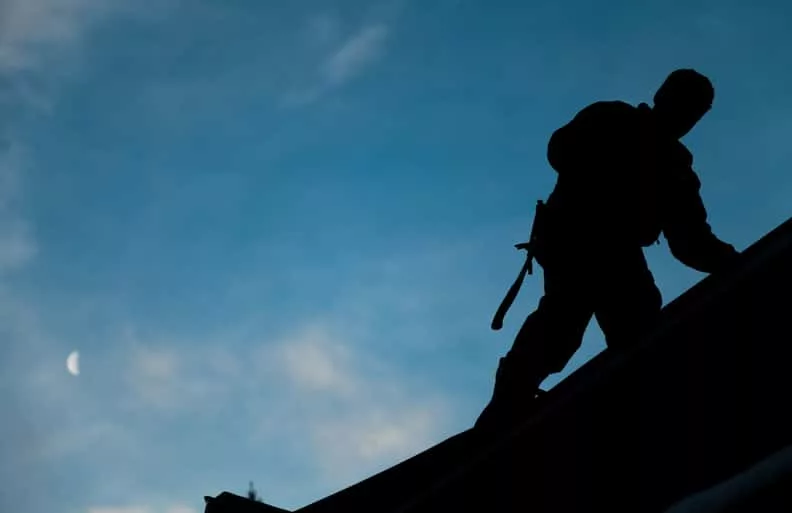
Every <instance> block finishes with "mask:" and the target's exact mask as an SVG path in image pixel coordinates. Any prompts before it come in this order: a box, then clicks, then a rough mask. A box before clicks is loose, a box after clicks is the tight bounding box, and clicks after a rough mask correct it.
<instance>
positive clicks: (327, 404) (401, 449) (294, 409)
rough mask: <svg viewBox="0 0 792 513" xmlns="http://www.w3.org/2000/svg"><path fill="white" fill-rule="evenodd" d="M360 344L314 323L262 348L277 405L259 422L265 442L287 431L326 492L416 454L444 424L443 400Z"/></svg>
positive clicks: (262, 362) (264, 367)
mask: <svg viewBox="0 0 792 513" xmlns="http://www.w3.org/2000/svg"><path fill="white" fill-rule="evenodd" d="M364 347H365V346H364V345H362V341H360V340H356V337H354V336H352V335H351V334H350V333H347V334H343V331H338V330H336V329H333V328H331V327H330V326H329V325H327V324H322V323H320V322H315V323H310V324H306V326H304V327H303V328H302V329H301V330H298V331H296V332H295V333H294V334H293V335H290V336H287V337H285V338H284V339H282V340H280V341H279V342H278V343H277V344H275V345H273V346H270V347H265V348H263V350H262V352H261V354H260V358H259V362H260V363H261V365H262V366H261V367H260V368H261V373H262V374H264V375H268V376H269V378H268V379H269V381H270V384H271V386H275V387H277V389H278V390H280V391H281V394H282V395H281V400H282V401H283V404H281V405H280V408H283V409H282V411H278V410H279V407H278V406H276V407H275V408H271V409H268V413H269V415H268V416H267V417H266V418H264V419H262V422H263V423H262V424H260V427H261V428H262V429H263V432H262V433H263V434H264V440H271V439H272V437H274V436H277V433H278V431H279V430H282V429H288V430H289V431H290V432H291V433H292V438H299V439H300V440H306V441H308V442H309V443H310V444H311V447H312V450H311V451H310V454H311V455H312V458H313V462H312V465H313V468H314V469H315V470H317V471H318V472H319V473H320V474H321V480H322V481H324V482H325V483H327V486H328V487H329V488H334V487H338V486H342V485H345V484H349V482H350V481H352V480H354V479H361V478H363V477H365V476H366V475H367V474H369V473H371V472H374V471H376V470H377V469H379V468H381V467H384V466H385V465H387V464H392V463H394V462H395V461H396V460H398V459H401V458H404V457H407V456H410V455H412V454H415V453H416V452H418V451H419V450H421V449H424V448H425V447H426V446H427V445H429V444H430V443H431V442H432V441H433V440H434V439H436V437H437V436H438V433H440V432H442V430H443V428H444V427H445V424H447V422H448V420H449V418H448V413H449V412H448V408H447V406H448V405H447V404H446V403H445V401H444V399H443V398H442V397H441V396H439V395H437V394H435V393H433V392H429V393H427V391H425V390H424V391H423V393H422V394H418V393H416V391H415V390H414V389H415V383H413V382H412V380H411V379H410V378H409V377H408V376H405V375H402V374H399V373H398V372H397V371H396V369H395V368H392V367H391V366H390V365H389V364H388V362H385V361H382V360H380V359H378V358H376V357H374V356H373V355H372V354H370V353H369V352H367V351H366V350H365V349H364Z"/></svg>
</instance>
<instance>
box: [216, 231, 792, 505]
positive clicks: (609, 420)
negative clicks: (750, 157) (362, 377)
mask: <svg viewBox="0 0 792 513" xmlns="http://www.w3.org/2000/svg"><path fill="white" fill-rule="evenodd" d="M790 290H792V218H790V219H789V220H787V221H786V222H784V223H783V224H782V225H780V226H779V227H777V228H776V229H775V230H773V231H771V232H770V233H768V234H767V235H765V236H764V237H763V238H761V239H760V240H759V241H757V242H756V243H755V244H753V245H752V246H751V247H749V248H748V249H746V250H745V251H744V252H743V259H742V263H741V264H740V265H739V266H737V267H736V268H735V269H733V270H731V271H730V272H729V273H728V274H725V275H717V274H715V275H711V276H708V277H706V278H705V279H703V280H702V281H701V282H700V283H698V284H697V285H696V286H694V287H693V288H691V289H690V290H689V291H687V292H686V293H685V294H683V295H682V296H680V297H679V298H677V299H676V300H674V301H672V302H671V303H669V304H668V305H666V307H665V308H664V309H663V313H662V318H661V321H660V323H659V325H658V327H657V329H655V330H654V331H653V333H652V334H651V335H649V336H647V337H645V339H644V340H643V341H642V342H641V343H640V344H637V345H636V346H635V347H633V348H630V349H629V350H627V351H624V352H612V351H610V350H606V351H604V352H603V353H601V354H599V355H598V356H596V357H595V358H593V359H592V360H591V361H589V362H588V363H586V364H585V365H584V366H582V367H581V368H580V369H578V370H577V371H576V372H574V373H573V374H571V375H570V376H569V377H567V378H566V379H565V380H564V381H562V382H561V383H559V384H558V385H557V386H556V387H554V388H553V389H552V390H550V391H549V392H548V393H547V396H546V400H545V401H544V402H543V405H542V407H541V408H540V409H539V410H538V411H537V413H536V414H535V415H533V416H532V417H531V418H530V419H529V420H527V421H526V422H525V423H524V424H523V425H521V426H519V427H517V428H515V429H514V430H513V431H512V432H509V433H502V434H500V435H498V436H497V439H493V438H491V437H490V435H482V434H481V433H478V432H476V431H474V430H468V431H464V432H462V433H460V434H458V435H455V436H453V437H451V438H449V439H448V440H445V441H444V442H442V443H440V444H438V445H436V446H435V447H432V448H430V449H428V450H426V451H424V452H422V453H420V454H418V455H416V456H414V457H412V458H410V459H408V460H406V461H404V462H402V463H400V464H398V465H395V466H394V467H392V468H390V469H387V470H385V471H383V472H380V473H379V474H376V475H374V476H372V477H370V478H368V479H365V480H363V481H361V482H360V483H357V484H355V485H353V486H350V487H349V488H346V489H344V490H341V491H339V492H337V493H334V494H332V495H330V496H328V497H325V498H323V499H321V500H319V501H316V502H314V503H312V504H309V505H307V506H305V507H303V508H300V509H298V510H296V511H297V512H299V513H331V512H343V513H358V512H361V513H362V512H366V513H396V512H399V513H423V512H427V513H428V512H432V513H439V512H443V511H454V512H465V511H471V512H473V511H475V512H483V511H487V512H509V511H530V512H532V513H539V512H595V511H640V512H642V513H648V512H658V513H660V512H667V513H683V512H688V511H697V512H706V513H709V512H712V513H714V512H716V511H717V512H719V513H725V512H727V511H728V512H737V511H751V512H755V513H756V512H768V511H792V415H791V414H790V413H789V411H788V405H789V400H790V398H792V371H791V370H790V362H792V327H791V326H790V322H792V294H791V293H790ZM268 508H269V509H268ZM779 508H780V509H779ZM279 511H284V510H281V509H278V508H273V507H271V506H267V505H266V504H262V503H254V502H252V501H248V500H246V499H244V498H242V497H237V496H234V495H232V494H227V493H226V494H221V495H220V496H219V497H218V498H217V499H214V500H212V501H211V502H209V503H208V504H207V508H206V512H207V513H243V512H250V513H254V512H260V513H269V512H279Z"/></svg>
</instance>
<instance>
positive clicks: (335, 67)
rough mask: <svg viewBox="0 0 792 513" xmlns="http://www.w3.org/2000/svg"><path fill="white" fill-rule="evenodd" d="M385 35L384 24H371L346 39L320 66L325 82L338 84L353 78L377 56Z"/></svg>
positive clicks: (386, 31) (386, 30)
mask: <svg viewBox="0 0 792 513" xmlns="http://www.w3.org/2000/svg"><path fill="white" fill-rule="evenodd" d="M387 35H388V29H387V28H386V27H385V26H384V25H371V26H366V27H363V28H362V29H361V30H360V32H358V33H357V34H355V35H354V36H352V37H351V38H349V39H348V40H346V41H345V42H344V43H343V44H342V45H341V47H340V48H338V49H337V50H336V51H335V52H334V53H333V54H332V55H330V57H328V58H327V60H326V61H325V62H324V64H323V66H322V72H323V75H324V78H325V80H326V82H327V83H328V84H330V85H340V84H343V83H345V82H347V81H348V80H350V79H352V78H354V77H355V75H357V74H358V73H360V71H361V70H362V69H363V68H364V67H365V66H366V65H368V64H370V63H372V62H374V61H375V60H376V59H377V57H379V55H380V53H381V51H382V47H383V45H384V43H385V39H386V37H387Z"/></svg>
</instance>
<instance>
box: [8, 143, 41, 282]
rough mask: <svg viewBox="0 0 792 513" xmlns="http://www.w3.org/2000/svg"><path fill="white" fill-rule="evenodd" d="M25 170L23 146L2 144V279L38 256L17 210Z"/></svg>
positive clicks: (33, 242) (26, 227) (27, 228)
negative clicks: (7, 273)
mask: <svg viewBox="0 0 792 513" xmlns="http://www.w3.org/2000/svg"><path fill="white" fill-rule="evenodd" d="M23 168H24V157H23V151H22V147H21V145H20V144H18V143H16V142H5V144H4V142H3V141H0V275H2V274H3V273H5V272H7V271H11V270H14V269H18V268H19V267H21V266H23V265H24V264H26V263H27V262H28V261H29V260H30V259H31V258H33V256H34V255H35V254H36V244H35V241H34V240H33V237H32V235H31V233H30V227H29V226H28V223H27V222H26V221H25V220H24V219H23V218H22V217H21V216H20V215H19V212H18V210H17V202H18V200H19V195H20V181H21V176H22V173H23Z"/></svg>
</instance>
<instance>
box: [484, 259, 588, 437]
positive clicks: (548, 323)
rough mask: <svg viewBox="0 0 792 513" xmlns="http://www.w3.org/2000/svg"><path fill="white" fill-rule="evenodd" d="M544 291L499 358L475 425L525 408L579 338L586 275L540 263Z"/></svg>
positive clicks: (508, 416) (583, 320)
mask: <svg viewBox="0 0 792 513" xmlns="http://www.w3.org/2000/svg"><path fill="white" fill-rule="evenodd" d="M544 278H545V295H544V296H543V297H542V298H541V299H540V300H539V306H538V308H537V309H536V311H534V312H533V313H532V314H530V315H529V316H528V317H527V318H526V319H525V322H524V323H523V325H522V327H521V328H520V331H519V332H518V334H517V337H516V338H515V341H514V344H513V345H512V348H511V349H510V350H509V352H508V353H507V354H506V356H505V357H503V358H501V360H500V364H499V365H498V371H497V375H496V378H495V389H494V392H493V397H492V400H491V401H490V403H489V404H488V405H487V407H486V408H485V410H484V412H482V414H481V416H480V417H479V420H478V421H477V422H476V425H477V426H478V425H482V424H485V423H489V422H490V421H496V422H497V423H498V424H501V423H504V422H505V423H509V422H510V419H515V418H521V417H522V416H523V415H522V414H524V413H525V412H529V411H530V406H531V401H532V399H533V398H534V397H535V395H536V393H537V392H538V390H539V385H540V384H541V383H542V381H544V380H545V378H547V377H548V376H549V375H550V374H553V373H556V372H560V371H561V370H563V368H564V367H565V366H566V364H567V362H568V361H569V359H570V358H572V355H574V354H575V351H577V350H578V348H579V347H580V344H581V342H582V340H583V334H584V332H585V331H586V326H587V325H588V323H589V321H590V320H591V316H592V314H593V310H594V309H593V306H592V304H591V301H590V300H589V297H590V296H589V294H588V289H589V287H590V285H589V283H588V281H587V278H586V277H585V276H584V275H583V274H582V273H581V272H580V271H579V269H578V268H573V267H571V266H563V267H561V266H558V267H556V266H546V267H545V272H544Z"/></svg>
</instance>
